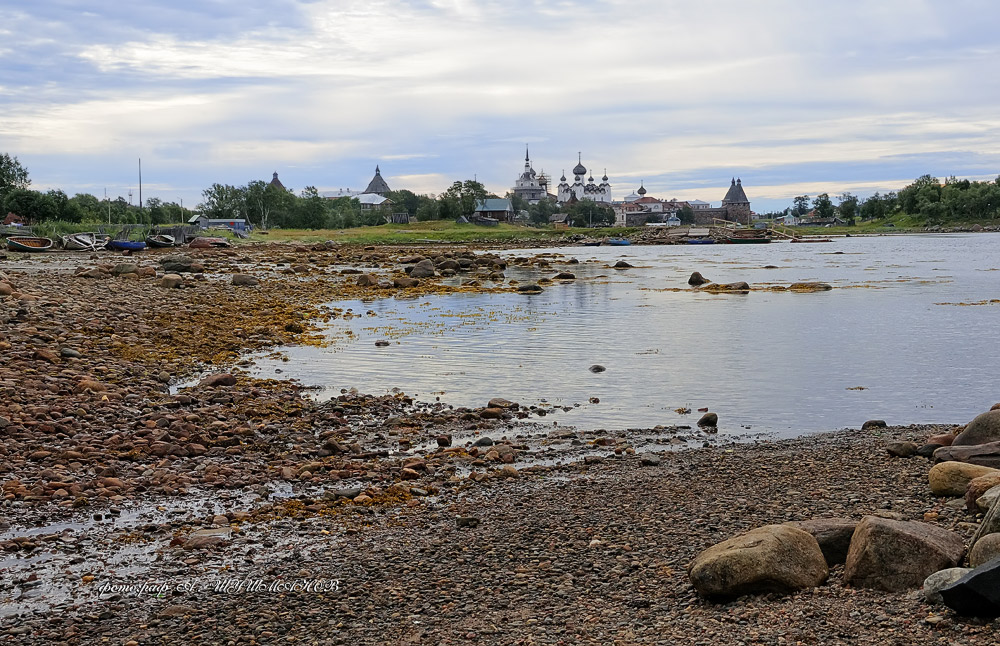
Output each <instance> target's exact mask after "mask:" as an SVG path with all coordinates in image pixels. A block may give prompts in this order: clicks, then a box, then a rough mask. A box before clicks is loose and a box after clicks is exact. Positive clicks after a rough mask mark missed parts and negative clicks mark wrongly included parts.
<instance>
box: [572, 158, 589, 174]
mask: <svg viewBox="0 0 1000 646" xmlns="http://www.w3.org/2000/svg"><path fill="white" fill-rule="evenodd" d="M577 155H578V157H577V163H576V166H575V167H574V168H573V174H574V175H586V174H587V168H586V167H585V166H584V165H583V156H582V155H581V154H580V153H577Z"/></svg>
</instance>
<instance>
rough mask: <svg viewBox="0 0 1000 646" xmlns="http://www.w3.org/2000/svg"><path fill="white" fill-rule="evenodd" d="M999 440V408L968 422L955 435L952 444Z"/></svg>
mask: <svg viewBox="0 0 1000 646" xmlns="http://www.w3.org/2000/svg"><path fill="white" fill-rule="evenodd" d="M990 442H1000V410H991V411H989V412H986V413H983V414H982V415H979V416H977V417H976V418H975V419H974V420H972V421H971V422H969V423H968V424H967V425H966V427H965V430H964V431H962V432H961V433H959V434H958V435H957V436H955V441H954V442H952V443H951V444H952V446H971V445H976V444H988V443H990Z"/></svg>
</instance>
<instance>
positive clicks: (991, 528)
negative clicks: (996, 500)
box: [969, 504, 1000, 548]
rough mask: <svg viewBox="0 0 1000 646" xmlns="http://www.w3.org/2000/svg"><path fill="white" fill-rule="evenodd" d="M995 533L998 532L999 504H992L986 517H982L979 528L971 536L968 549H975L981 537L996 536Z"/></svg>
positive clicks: (999, 529)
mask: <svg viewBox="0 0 1000 646" xmlns="http://www.w3.org/2000/svg"><path fill="white" fill-rule="evenodd" d="M997 532H1000V504H994V505H993V506H992V507H990V510H989V511H988V512H986V515H985V516H983V522H981V523H980V524H979V527H978V528H977V529H976V533H975V534H973V535H972V540H971V541H970V542H969V547H970V548H972V547H975V546H976V543H977V542H979V539H981V538H982V537H983V536H988V535H989V534H996V533H997Z"/></svg>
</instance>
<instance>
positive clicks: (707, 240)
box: [687, 238, 715, 244]
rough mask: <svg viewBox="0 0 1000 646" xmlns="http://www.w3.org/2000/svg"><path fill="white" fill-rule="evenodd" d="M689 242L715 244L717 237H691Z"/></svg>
mask: <svg viewBox="0 0 1000 646" xmlns="http://www.w3.org/2000/svg"><path fill="white" fill-rule="evenodd" d="M687 244H715V238H691V239H690V240H688V241H687Z"/></svg>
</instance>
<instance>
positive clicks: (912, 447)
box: [885, 442, 920, 458]
mask: <svg viewBox="0 0 1000 646" xmlns="http://www.w3.org/2000/svg"><path fill="white" fill-rule="evenodd" d="M919 448H920V447H919V446H917V445H916V444H915V443H913V442H890V443H889V444H888V446H886V447H885V450H886V451H888V452H889V455H891V456H893V457H896V458H912V457H913V456H914V455H916V454H917V449H919Z"/></svg>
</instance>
